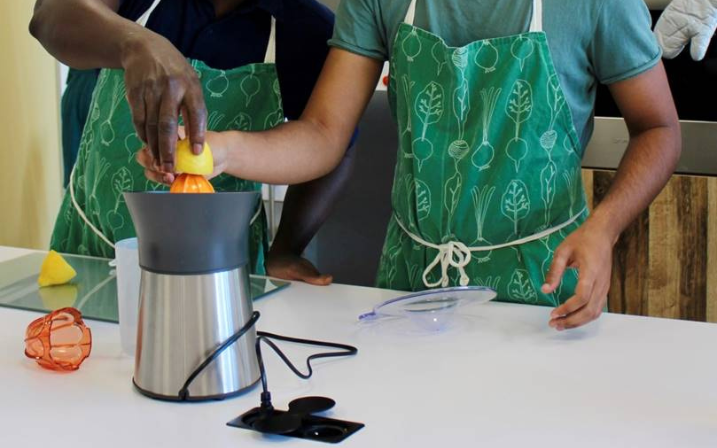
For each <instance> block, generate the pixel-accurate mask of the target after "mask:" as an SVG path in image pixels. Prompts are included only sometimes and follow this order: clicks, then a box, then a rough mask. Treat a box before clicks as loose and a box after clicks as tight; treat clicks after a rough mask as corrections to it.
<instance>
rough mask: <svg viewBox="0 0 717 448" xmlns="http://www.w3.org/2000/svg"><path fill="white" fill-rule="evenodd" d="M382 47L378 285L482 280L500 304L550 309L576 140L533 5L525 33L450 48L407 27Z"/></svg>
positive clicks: (569, 224) (577, 202) (572, 195)
mask: <svg viewBox="0 0 717 448" xmlns="http://www.w3.org/2000/svg"><path fill="white" fill-rule="evenodd" d="M415 8H416V0H413V1H412V2H411V5H410V6H409V10H408V13H407V15H406V20H405V23H402V24H401V25H400V26H399V29H398V34H397V35H396V39H395V41H394V45H393V51H392V54H391V61H390V63H391V67H390V68H391V71H390V72H391V78H390V86H389V100H390V102H391V107H392V110H393V112H394V115H395V117H396V119H397V121H398V124H399V129H400V130H401V131H400V136H399V137H400V148H399V154H398V162H397V166H396V172H395V178H394V184H393V193H392V203H393V211H394V213H393V216H392V219H391V221H390V223H389V228H388V234H387V237H386V242H385V245H384V249H383V254H382V257H381V264H380V267H379V273H378V285H379V286H381V287H384V288H391V289H399V290H421V289H426V288H435V287H446V286H456V285H469V284H470V285H480V286H488V287H491V288H494V289H496V290H497V291H498V299H499V300H504V301H512V302H520V303H532V304H540V305H550V306H555V305H558V304H559V303H562V302H564V301H565V300H567V299H568V298H569V297H570V296H571V295H572V294H573V292H574V290H575V286H576V283H577V271H575V270H570V271H568V273H567V274H566V275H565V277H564V279H563V282H562V284H561V286H560V288H559V289H558V291H556V292H555V293H554V294H550V295H545V294H543V293H542V292H541V291H540V288H541V286H542V284H543V283H544V282H545V274H546V273H547V271H548V269H549V267H550V263H551V261H552V258H553V254H554V252H555V249H556V248H557V246H558V245H559V244H560V243H561V242H562V241H563V240H564V239H565V237H566V236H567V235H568V234H569V233H570V232H572V231H574V230H575V229H576V228H577V227H578V226H579V225H580V224H581V223H582V222H583V221H584V220H585V219H586V217H587V213H588V212H587V206H586V200H585V195H584V191H583V187H582V181H581V171H580V162H581V156H582V155H581V152H582V150H581V146H580V142H579V139H578V137H577V133H576V131H575V128H574V125H573V120H572V116H571V113H570V109H569V107H568V105H567V104H566V102H565V96H564V95H563V91H562V88H561V86H560V82H559V79H558V76H557V74H556V71H555V67H554V66H553V62H552V59H551V54H550V50H549V47H548V43H547V38H546V35H545V33H544V32H543V31H542V2H541V1H540V0H534V2H533V20H532V23H531V29H530V32H528V33H524V34H520V35H517V36H510V37H500V38H496V39H489V40H482V41H477V42H473V43H470V44H468V45H466V46H464V47H460V48H453V47H449V46H447V45H446V43H445V41H444V40H443V39H441V38H440V37H439V36H436V35H434V34H431V33H430V32H427V31H425V30H422V29H420V28H417V27H415V26H413V18H414V16H415Z"/></svg>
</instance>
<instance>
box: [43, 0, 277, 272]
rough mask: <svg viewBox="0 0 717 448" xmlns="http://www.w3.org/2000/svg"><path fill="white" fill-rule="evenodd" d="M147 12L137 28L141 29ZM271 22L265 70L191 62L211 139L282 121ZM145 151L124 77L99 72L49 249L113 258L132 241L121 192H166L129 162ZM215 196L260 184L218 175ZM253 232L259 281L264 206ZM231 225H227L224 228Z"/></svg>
mask: <svg viewBox="0 0 717 448" xmlns="http://www.w3.org/2000/svg"><path fill="white" fill-rule="evenodd" d="M158 3H159V1H157V0H155V2H154V4H153V5H152V7H151V8H150V9H149V10H148V11H147V12H146V13H145V14H144V15H143V16H142V18H140V20H138V23H139V24H141V25H143V26H144V25H145V24H146V21H147V19H148V18H149V15H150V14H151V13H152V11H153V10H154V8H155V7H156V6H157V4H158ZM275 36H276V22H275V20H274V19H273V18H272V25H271V37H270V40H269V45H268V47H267V53H266V59H265V62H264V63H257V64H250V65H246V66H243V67H239V68H235V69H232V70H226V71H225V70H216V69H212V68H210V67H208V66H206V65H205V64H204V63H203V62H200V61H194V60H193V61H190V62H191V64H192V66H193V67H194V69H195V70H196V72H197V74H198V76H199V79H200V81H201V83H202V88H203V90H204V98H205V101H206V106H207V111H209V117H208V120H207V128H208V129H209V130H211V131H227V130H241V131H263V130H266V129H269V128H272V127H275V126H277V125H278V124H280V123H282V122H283V121H284V112H283V107H282V101H281V93H280V89H279V80H278V77H277V72H276V66H275V64H274V58H275V41H276V38H275ZM143 146H144V144H143V143H142V141H140V139H139V138H138V137H137V133H136V132H135V129H134V126H133V124H132V115H131V112H130V108H129V104H128V103H127V100H126V92H125V85H124V71H122V70H109V69H104V70H102V72H101V73H100V76H99V79H98V81H97V87H96V88H95V91H94V93H93V97H92V105H91V112H90V117H89V119H88V122H87V124H86V126H85V129H84V132H83V135H82V140H81V143H80V150H79V154H78V159H77V163H76V165H75V168H74V171H73V173H72V176H71V179H70V185H69V187H70V188H69V189H68V194H66V195H65V197H64V199H63V203H62V206H61V208H60V213H59V216H58V218H57V221H56V223H55V229H54V232H53V235H52V241H51V247H52V248H53V249H54V250H57V251H59V252H66V253H78V254H81V255H93V256H101V257H114V245H113V243H114V242H116V241H120V240H122V239H125V238H131V237H134V236H135V231H134V227H133V225H132V220H131V218H130V215H129V211H128V210H127V206H126V204H125V202H124V197H123V193H124V192H126V191H143V190H160V189H162V190H166V187H165V186H163V185H160V184H157V183H154V182H152V181H150V180H148V179H147V178H146V177H145V176H144V170H143V168H142V167H141V166H140V165H139V164H138V163H137V162H136V160H135V155H136V153H137V151H138V150H139V149H141V148H142V147H143ZM211 182H212V184H213V185H214V188H215V189H216V191H260V190H261V184H260V183H257V182H250V181H246V180H242V179H238V178H235V177H232V176H229V175H225V174H222V175H220V176H218V177H216V178H215V179H212V181H211ZM254 218H255V219H254V221H253V223H252V227H251V243H250V256H251V263H252V264H251V266H252V272H253V273H257V274H264V273H265V269H264V257H265V254H266V252H267V251H268V236H267V235H268V234H267V225H266V216H265V213H264V207H263V203H261V202H259V204H257V214H256V216H255V217H254ZM228 224H229V225H231V223H228Z"/></svg>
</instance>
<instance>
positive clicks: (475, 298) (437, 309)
mask: <svg viewBox="0 0 717 448" xmlns="http://www.w3.org/2000/svg"><path fill="white" fill-rule="evenodd" d="M496 295H497V293H496V292H495V291H494V290H492V289H490V288H485V287H482V286H462V287H455V288H445V289H434V290H428V291H422V292H417V293H412V294H409V295H406V296H402V297H397V298H395V299H391V300H388V301H386V302H383V303H381V304H380V305H377V306H376V307H374V309H373V311H371V312H368V313H364V314H362V315H360V316H359V320H361V321H371V320H376V319H379V318H382V317H403V318H407V319H410V320H411V321H412V322H414V323H415V324H417V325H419V326H420V327H423V328H425V329H427V330H432V331H440V330H442V329H443V328H444V327H445V326H446V325H447V324H448V323H449V322H450V321H451V320H452V318H453V316H454V314H455V312H456V311H457V310H458V309H459V308H461V307H463V306H465V305H468V304H480V303H485V302H489V301H491V300H493V299H494V298H495V297H496Z"/></svg>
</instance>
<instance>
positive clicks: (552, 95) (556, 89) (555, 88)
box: [547, 75, 565, 129]
mask: <svg viewBox="0 0 717 448" xmlns="http://www.w3.org/2000/svg"><path fill="white" fill-rule="evenodd" d="M547 95H548V105H549V106H550V109H551V110H552V111H553V114H554V115H558V113H560V111H561V110H562V109H563V106H565V95H563V91H562V89H561V88H560V79H559V78H558V75H551V76H550V78H548V91H547ZM554 121H555V119H553V122H554ZM551 129H552V128H551Z"/></svg>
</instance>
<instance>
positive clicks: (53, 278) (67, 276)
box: [37, 250, 77, 287]
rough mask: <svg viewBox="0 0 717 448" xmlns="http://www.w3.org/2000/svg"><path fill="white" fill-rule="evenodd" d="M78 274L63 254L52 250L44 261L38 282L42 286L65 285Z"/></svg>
mask: <svg viewBox="0 0 717 448" xmlns="http://www.w3.org/2000/svg"><path fill="white" fill-rule="evenodd" d="M76 275H77V272H76V271H75V270H74V269H73V268H72V266H70V263H68V262H67V261H65V259H64V258H62V255H60V254H58V253H57V252H55V251H54V250H51V251H50V253H49V254H47V257H45V260H44V261H43V262H42V267H41V268H40V276H39V277H38V278H37V284H38V285H40V287H45V286H53V285H64V284H65V283H67V282H69V281H70V280H72V279H73V278H75V276H76Z"/></svg>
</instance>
